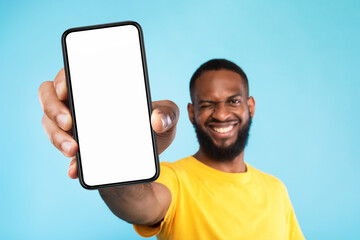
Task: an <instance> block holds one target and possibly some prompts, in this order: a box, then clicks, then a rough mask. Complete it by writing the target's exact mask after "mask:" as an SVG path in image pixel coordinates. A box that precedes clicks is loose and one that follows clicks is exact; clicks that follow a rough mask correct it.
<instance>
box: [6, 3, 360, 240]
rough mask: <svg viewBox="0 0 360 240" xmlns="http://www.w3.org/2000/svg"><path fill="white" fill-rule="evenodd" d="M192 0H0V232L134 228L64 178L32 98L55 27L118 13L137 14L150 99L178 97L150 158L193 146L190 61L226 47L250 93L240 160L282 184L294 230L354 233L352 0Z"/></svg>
mask: <svg viewBox="0 0 360 240" xmlns="http://www.w3.org/2000/svg"><path fill="white" fill-rule="evenodd" d="M194 2H195V3H193V2H192V1H181V2H179V3H173V2H171V3H170V1H68V0H64V1H56V2H55V1H1V3H0V30H1V31H0V34H1V37H0V68H1V71H0V73H1V77H0V90H1V94H0V97H1V99H0V100H1V101H0V110H1V118H0V124H1V128H0V146H1V162H0V164H1V166H0V184H1V199H0V239H38V240H40V239H141V238H140V237H138V236H137V235H136V233H135V232H134V231H133V229H132V226H131V225H129V224H127V223H125V222H123V221H122V220H119V219H117V218H116V217H115V216H113V215H112V213H111V212H110V211H109V210H108V209H107V207H106V206H105V204H104V203H103V202H102V200H101V198H100V197H99V194H98V193H97V192H96V191H87V190H84V189H82V188H81V187H80V185H79V183H78V181H76V180H71V179H69V178H68V176H67V167H68V162H69V161H68V159H66V158H65V157H64V156H63V155H62V154H61V153H59V152H58V151H57V150H56V149H55V148H54V147H53V146H52V145H51V144H50V142H49V141H48V139H47V137H46V135H45V133H44V131H43V129H42V126H41V117H42V111H41V108H40V105H39V102H38V97H37V90H38V87H39V85H40V84H41V82H43V81H47V80H53V79H54V77H55V76H56V74H57V72H58V70H59V69H60V68H62V66H63V63H62V53H61V45H60V37H61V34H62V32H63V31H65V30H66V29H67V28H70V27H76V26H85V25H92V24H100V23H108V22H117V21H123V20H135V21H137V22H139V23H140V24H141V25H142V27H143V30H144V36H145V45H146V53H147V60H148V67H149V75H150V82H151V91H152V96H153V99H154V100H161V99H171V100H173V101H175V102H176V103H177V104H178V105H179V107H180V110H181V116H180V121H179V126H178V133H177V137H176V140H175V142H174V143H173V145H172V146H171V147H170V148H169V149H168V150H167V151H166V152H165V153H164V154H163V155H162V156H161V160H163V161H164V160H166V161H175V160H177V159H179V158H181V157H183V156H188V155H190V154H192V153H194V152H195V151H196V149H197V142H196V139H195V134H194V131H193V128H192V126H191V125H190V123H189V121H188V118H187V112H186V104H187V103H188V101H189V94H188V83H189V78H190V76H191V74H192V73H193V72H194V70H195V69H196V68H197V67H198V66H199V65H200V64H201V63H203V62H204V61H206V60H208V59H210V58H215V57H224V58H227V59H230V60H233V61H235V62H236V63H238V64H239V65H240V66H241V67H243V69H244V70H245V72H246V73H247V75H248V77H249V81H250V93H251V95H253V96H254V97H255V100H256V104H257V105H256V114H255V118H254V121H253V125H252V130H251V138H250V141H249V145H248V148H247V150H246V155H245V159H246V161H247V162H248V163H249V164H251V165H253V166H254V167H256V168H258V169H261V170H263V171H265V172H268V173H271V174H273V175H275V176H277V177H278V178H280V179H281V180H282V181H283V182H284V183H285V184H286V186H287V188H288V191H289V194H290V198H291V200H292V202H293V205H294V208H295V211H296V214H297V217H298V220H299V223H300V225H301V227H302V230H303V232H304V234H305V236H306V237H307V238H308V239H327V240H329V239H356V238H357V237H358V236H359V235H360V228H358V226H359V225H360V217H359V215H360V204H359V202H360V187H359V183H360V173H359V169H360V161H359V160H360V158H359V156H360V148H359V145H360V144H359V143H360V127H359V123H360V107H359V104H360V97H359V93H360V79H359V75H360V67H359V63H360V59H359V58H360V57H359V56H360V54H359V53H360V47H359V43H360V31H359V29H360V14H359V11H360V2H359V1H316V3H315V1H298V2H295V1H293V3H290V2H289V1H271V3H270V1H247V2H245V1H194Z"/></svg>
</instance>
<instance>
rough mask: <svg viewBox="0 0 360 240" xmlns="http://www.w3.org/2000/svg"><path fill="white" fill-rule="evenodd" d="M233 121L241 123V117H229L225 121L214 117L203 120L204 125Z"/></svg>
mask: <svg viewBox="0 0 360 240" xmlns="http://www.w3.org/2000/svg"><path fill="white" fill-rule="evenodd" d="M233 122H238V123H241V122H242V121H241V119H240V118H231V119H227V120H225V121H220V120H218V119H216V118H211V119H208V120H206V121H205V123H204V124H205V125H207V124H209V123H233Z"/></svg>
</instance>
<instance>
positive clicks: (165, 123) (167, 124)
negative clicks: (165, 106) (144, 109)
mask: <svg viewBox="0 0 360 240" xmlns="http://www.w3.org/2000/svg"><path fill="white" fill-rule="evenodd" d="M159 115H160V119H161V123H162V125H163V127H164V129H165V130H166V129H168V128H169V127H170V125H171V118H170V116H169V115H166V114H163V113H162V112H159Z"/></svg>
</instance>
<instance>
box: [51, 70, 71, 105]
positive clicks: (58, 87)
mask: <svg viewBox="0 0 360 240" xmlns="http://www.w3.org/2000/svg"><path fill="white" fill-rule="evenodd" d="M54 88H55V92H56V95H57V97H58V99H59V100H61V101H65V100H67V99H68V89H67V86H66V78H65V70H64V68H62V69H61V70H60V71H59V73H58V74H57V75H56V77H55V80H54Z"/></svg>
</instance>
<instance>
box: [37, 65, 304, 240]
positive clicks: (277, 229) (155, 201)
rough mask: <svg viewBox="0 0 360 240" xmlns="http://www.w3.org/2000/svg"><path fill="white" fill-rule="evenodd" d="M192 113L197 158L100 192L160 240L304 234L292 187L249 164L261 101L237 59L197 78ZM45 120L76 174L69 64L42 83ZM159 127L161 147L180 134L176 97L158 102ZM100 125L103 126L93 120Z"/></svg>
mask: <svg viewBox="0 0 360 240" xmlns="http://www.w3.org/2000/svg"><path fill="white" fill-rule="evenodd" d="M190 94H191V100H192V103H189V104H188V114H189V119H190V121H191V122H192V124H193V125H194V128H195V131H196V135H197V138H198V141H199V144H200V148H199V150H198V152H197V153H195V154H194V155H193V156H190V157H187V158H184V159H181V160H179V161H177V162H174V163H166V162H163V163H161V169H160V177H159V179H158V180H156V181H155V182H153V183H147V184H138V185H133V186H126V187H113V188H106V189H101V190H99V192H100V194H101V197H102V198H103V199H104V201H105V202H106V204H107V205H108V207H109V208H110V209H111V211H112V212H113V213H114V214H115V215H117V216H118V217H120V218H121V219H123V220H125V221H127V222H129V223H132V224H134V228H135V230H136V231H137V232H138V233H139V234H140V235H141V236H144V237H149V236H154V235H156V236H157V237H158V239H267V240H268V239H304V237H303V235H302V233H301V230H300V227H299V225H298V222H297V220H296V217H295V213H294V210H293V208H292V206H291V202H290V199H289V197H288V194H287V191H286V188H285V186H284V185H283V184H282V183H281V181H280V180H278V179H277V178H275V177H273V176H271V175H268V174H266V173H263V172H261V171H259V170H256V169H255V168H253V167H251V166H250V165H248V164H247V163H245V162H244V148H245V145H246V143H247V139H248V136H249V129H250V125H251V119H252V118H253V116H254V113H255V100H254V98H253V97H249V88H248V80H247V77H246V75H245V73H244V72H243V71H242V69H241V68H240V67H238V66H237V65H236V64H234V63H232V62H230V61H227V60H224V59H213V60H210V61H208V62H206V63H204V64H203V65H202V66H200V68H199V69H198V70H197V71H196V72H195V73H194V75H193V77H192V79H191V82H190ZM39 97H40V102H41V105H42V107H43V109H44V113H45V114H44V117H43V126H44V129H45V132H46V133H47V135H48V136H49V138H50V140H51V142H52V143H53V144H54V145H55V146H56V147H57V148H58V149H59V150H60V151H61V152H63V153H64V154H65V156H68V157H72V161H71V163H70V167H69V171H68V174H69V176H70V177H71V178H76V177H77V170H76V169H77V167H76V161H75V157H74V156H75V154H76V151H77V144H76V142H75V141H74V140H73V139H72V137H71V136H70V135H69V134H68V132H69V131H70V129H71V123H72V119H71V116H70V113H69V109H68V108H67V106H66V105H65V104H64V103H63V101H65V100H66V99H67V89H66V84H65V76H64V72H63V70H62V71H60V72H59V74H58V76H57V77H56V79H55V81H54V82H45V83H43V84H42V85H41V86H40V89H39ZM153 108H154V111H153V114H152V117H151V121H152V126H153V129H154V130H155V132H156V133H157V139H158V148H159V153H161V152H163V151H164V150H165V149H166V148H167V147H168V146H169V145H170V143H171V142H172V140H173V139H174V137H175V131H176V123H177V120H178V116H179V111H178V108H177V106H176V105H175V104H174V103H172V102H170V101H159V102H154V103H153ZM94 127H101V126H94Z"/></svg>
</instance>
